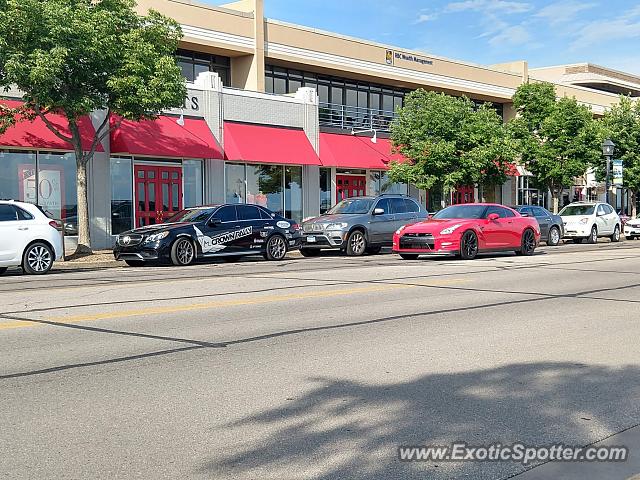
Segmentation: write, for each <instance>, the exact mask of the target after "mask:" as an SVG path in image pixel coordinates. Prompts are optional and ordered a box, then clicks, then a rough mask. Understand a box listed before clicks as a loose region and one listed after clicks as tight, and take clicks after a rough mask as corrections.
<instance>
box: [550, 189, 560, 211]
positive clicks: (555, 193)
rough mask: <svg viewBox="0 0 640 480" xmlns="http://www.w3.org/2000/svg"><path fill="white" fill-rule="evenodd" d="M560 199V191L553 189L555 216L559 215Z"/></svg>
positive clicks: (552, 198)
mask: <svg viewBox="0 0 640 480" xmlns="http://www.w3.org/2000/svg"><path fill="white" fill-rule="evenodd" d="M559 203H560V199H559V197H558V190H556V189H555V188H552V189H551V208H552V212H553V214H554V215H557V214H558V210H559V208H558V207H559Z"/></svg>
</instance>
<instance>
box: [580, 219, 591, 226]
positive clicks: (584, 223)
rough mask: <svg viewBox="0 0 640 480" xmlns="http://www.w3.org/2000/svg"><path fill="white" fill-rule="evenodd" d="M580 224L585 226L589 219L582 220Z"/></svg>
mask: <svg viewBox="0 0 640 480" xmlns="http://www.w3.org/2000/svg"><path fill="white" fill-rule="evenodd" d="M580 223H581V224H583V225H586V224H587V223H589V219H588V218H583V219H581V220H580Z"/></svg>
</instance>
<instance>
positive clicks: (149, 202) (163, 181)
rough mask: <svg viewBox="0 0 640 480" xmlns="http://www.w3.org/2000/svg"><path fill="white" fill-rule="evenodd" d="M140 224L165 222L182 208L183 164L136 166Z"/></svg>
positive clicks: (137, 218)
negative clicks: (181, 165)
mask: <svg viewBox="0 0 640 480" xmlns="http://www.w3.org/2000/svg"><path fill="white" fill-rule="evenodd" d="M134 174H135V178H136V227H144V226H145V225H154V224H156V223H162V222H164V221H165V220H166V219H167V218H169V217H170V216H172V215H173V214H174V213H176V212H179V211H180V210H182V167H173V166H171V167H169V166H167V167H165V166H156V165H135V167H134Z"/></svg>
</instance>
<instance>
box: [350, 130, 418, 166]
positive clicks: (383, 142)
mask: <svg viewBox="0 0 640 480" xmlns="http://www.w3.org/2000/svg"><path fill="white" fill-rule="evenodd" d="M360 138H361V139H362V140H363V141H365V142H367V145H369V146H370V147H371V148H373V149H374V150H376V151H377V152H378V153H380V154H381V155H383V156H384V158H383V160H382V161H383V162H385V163H386V164H389V163H391V162H397V163H407V162H409V159H408V158H407V157H405V156H404V155H401V154H400V153H393V151H392V145H391V140H390V139H388V138H377V140H376V143H372V142H371V141H370V139H369V138H362V137H360Z"/></svg>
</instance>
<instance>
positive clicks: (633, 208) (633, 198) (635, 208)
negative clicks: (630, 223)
mask: <svg viewBox="0 0 640 480" xmlns="http://www.w3.org/2000/svg"><path fill="white" fill-rule="evenodd" d="M629 194H630V195H631V218H636V216H637V215H638V205H637V203H638V202H637V201H636V198H637V195H636V192H635V191H634V190H629Z"/></svg>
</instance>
